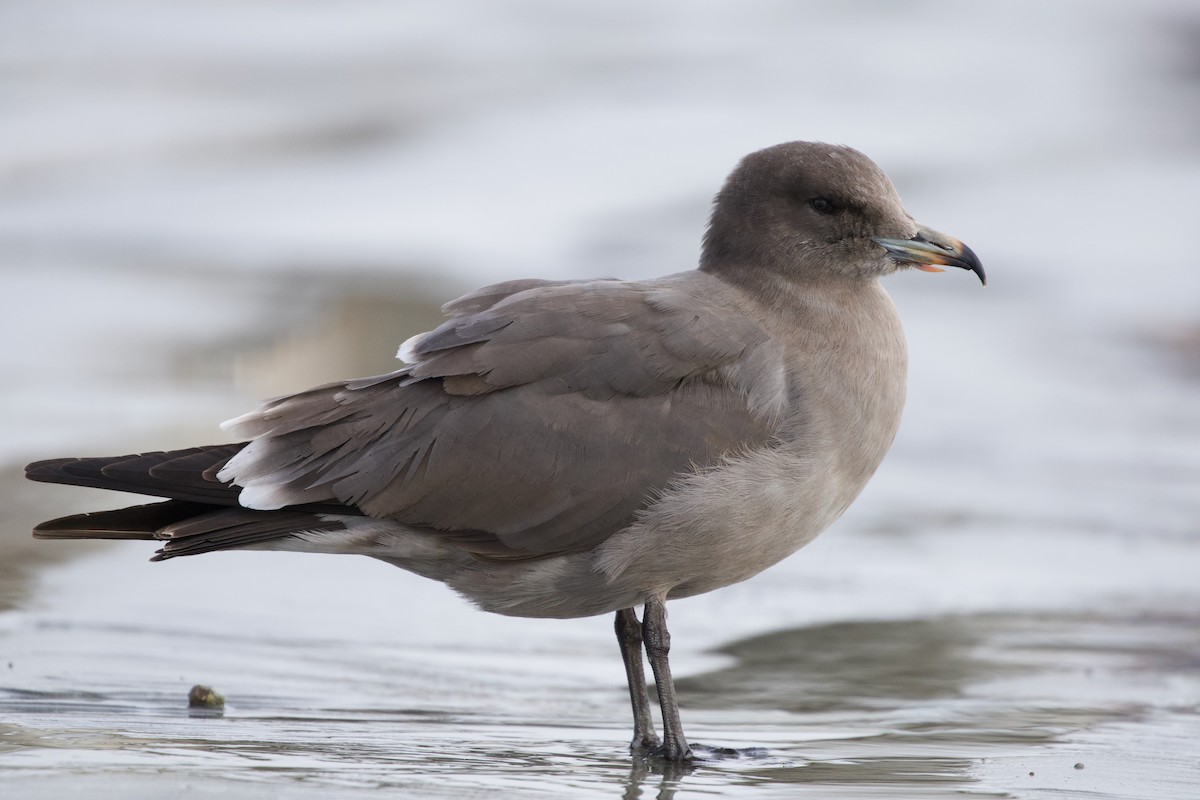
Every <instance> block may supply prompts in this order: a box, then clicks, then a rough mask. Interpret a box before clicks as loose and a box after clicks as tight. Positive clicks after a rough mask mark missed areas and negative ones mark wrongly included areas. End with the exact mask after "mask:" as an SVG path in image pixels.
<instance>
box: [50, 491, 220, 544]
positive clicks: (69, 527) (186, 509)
mask: <svg viewBox="0 0 1200 800" xmlns="http://www.w3.org/2000/svg"><path fill="white" fill-rule="evenodd" d="M212 509H213V506H211V505H205V504H203V503H189V502H185V501H182V500H167V501H165V502H162V503H149V504H147V505H144V506H130V507H129V508H120V509H117V510H116V511H94V512H92V513H89V514H72V515H71V516H69V517H59V518H58V519H52V520H50V521H48V522H43V523H42V524H40V525H38V526H37V527H36V528H34V529H33V535H34V537H35V538H37V539H156V538H158V537H157V536H156V535H155V533H156V532H157V531H158V530H160V529H161V528H165V527H167V526H168V525H173V524H175V523H177V522H182V521H183V520H186V519H189V518H191V517H194V516H197V515H198V514H203V513H205V512H206V511H211V510H212Z"/></svg>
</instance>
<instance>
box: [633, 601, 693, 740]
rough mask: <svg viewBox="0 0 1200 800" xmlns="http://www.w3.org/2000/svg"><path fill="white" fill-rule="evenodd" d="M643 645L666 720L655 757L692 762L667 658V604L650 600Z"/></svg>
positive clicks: (643, 621)
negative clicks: (661, 740)
mask: <svg viewBox="0 0 1200 800" xmlns="http://www.w3.org/2000/svg"><path fill="white" fill-rule="evenodd" d="M642 641H644V642H645V643H646V657H647V658H648V659H649V660H650V669H652V670H653V671H654V683H655V685H656V686H658V705H659V708H661V709H662V717H663V743H662V745H661V746H660V747H657V748H655V749H654V755H657V756H662V757H663V758H665V759H667V760H668V761H690V760H691V758H692V750H691V748H690V747H688V743H687V739H686V738H684V735H683V723H682V722H680V720H679V703H678V702H677V701H676V699H675V683H674V681H672V679H671V665H670V663H668V661H667V654H668V653H670V652H671V634H670V633H668V632H667V605H666V602H665V601H664V600H659V599H658V598H651V599H649V600H647V601H646V608H645V611H644V612H643V614H642Z"/></svg>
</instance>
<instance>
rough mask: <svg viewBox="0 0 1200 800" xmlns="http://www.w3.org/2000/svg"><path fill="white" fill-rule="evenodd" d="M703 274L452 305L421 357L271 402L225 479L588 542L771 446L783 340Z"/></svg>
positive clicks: (248, 499) (512, 289) (253, 493)
mask: <svg viewBox="0 0 1200 800" xmlns="http://www.w3.org/2000/svg"><path fill="white" fill-rule="evenodd" d="M731 291H732V290H729V289H728V288H727V287H725V286H724V284H721V283H720V282H719V281H718V280H717V279H715V278H711V277H709V276H707V275H704V274H703V273H688V274H685V275H682V276H676V277H673V278H667V279H662V280H658V281H654V282H647V283H628V282H620V281H587V282H561V283H551V282H545V281H524V282H512V283H508V284H500V285H497V286H492V287H487V288H485V289H481V290H479V291H478V292H475V293H473V294H471V295H468V296H466V297H464V298H461V299H460V300H457V301H455V302H454V303H452V304H450V305H449V306H447V311H448V312H450V313H451V314H452V315H453V317H452V318H451V319H450V320H449V321H447V322H446V323H445V324H443V325H442V326H440V327H439V328H437V329H436V330H434V331H431V332H429V333H427V334H423V335H422V336H420V337H416V338H415V339H414V340H411V341H410V342H408V343H406V346H405V348H404V349H403V350H402V354H403V355H404V356H405V357H406V359H407V360H409V361H411V362H412V363H411V365H410V366H409V367H407V368H405V369H402V370H399V371H397V372H394V373H391V374H389V375H383V376H379V377H375V378H369V379H364V380H358V381H350V382H345V383H336V384H330V385H327V386H322V387H318V388H315V389H311V390H309V391H306V392H301V393H299V394H296V395H291V396H288V397H283V398H279V399H276V400H272V401H269V402H267V403H265V404H264V405H263V406H261V407H260V408H258V409H257V410H255V411H253V412H251V413H250V414H247V415H245V416H243V417H240V418H238V419H236V420H232V421H231V422H230V423H227V425H226V426H227V427H228V429H230V430H232V431H233V432H234V433H235V434H238V435H240V436H243V437H245V438H249V439H251V440H252V441H251V442H250V443H249V444H248V445H246V447H245V448H244V449H243V450H241V451H240V452H239V453H238V454H237V455H235V456H233V458H231V459H230V460H229V462H228V464H227V465H225V467H224V469H223V470H222V471H221V472H220V474H219V477H220V478H221V479H222V480H232V481H233V482H234V483H236V484H237V485H239V486H241V487H243V490H242V493H241V503H242V504H243V505H245V506H247V507H250V508H256V509H277V508H284V507H287V506H294V505H299V504H305V503H323V502H337V503H342V504H346V505H350V506H355V507H357V508H359V509H361V510H362V511H363V512H365V513H366V514H369V515H371V516H376V517H386V518H390V519H393V520H396V521H399V522H403V523H405V524H408V525H412V526H415V527H422V528H429V529H435V530H438V531H441V532H442V533H443V534H444V535H445V536H447V537H449V538H451V539H452V540H454V541H455V542H456V543H458V544H460V546H462V547H464V548H466V549H468V550H471V551H472V552H477V553H479V554H481V555H489V556H493V557H531V556H539V555H547V554H552V553H562V552H570V551H574V550H581V549H587V548H590V547H593V546H595V545H596V544H597V543H599V542H600V541H603V539H604V538H606V537H607V536H608V535H610V534H611V533H612V532H613V531H615V530H617V529H619V528H620V527H622V526H624V525H625V524H627V523H628V522H629V521H631V520H632V519H633V517H634V515H635V514H636V513H637V512H638V510H639V509H641V508H643V507H645V505H646V504H647V503H649V502H650V501H651V500H652V499H653V498H654V497H655V495H656V494H657V493H659V492H661V491H662V490H663V489H664V488H666V487H667V486H668V484H669V483H670V482H671V481H672V480H673V479H674V478H675V477H677V476H679V475H681V474H687V473H689V472H691V471H693V470H695V469H702V468H704V467H706V466H710V465H713V464H716V463H718V462H719V461H720V459H721V458H722V457H723V456H725V455H727V454H730V453H734V452H737V451H738V450H740V449H742V448H747V447H753V446H756V445H762V444H764V443H766V442H768V441H769V440H770V439H771V437H772V435H773V433H774V431H775V426H776V420H777V419H778V418H779V416H780V414H781V412H782V410H783V405H784V403H785V402H786V400H785V398H786V396H787V391H786V389H787V387H786V385H785V379H784V370H783V365H782V361H781V355H780V352H779V348H778V346H777V345H776V344H775V343H774V342H773V341H772V340H771V338H770V337H769V336H768V335H767V333H766V332H765V331H763V330H762V329H761V328H759V327H758V326H757V325H756V324H754V323H753V322H751V321H750V320H749V319H748V318H747V317H746V316H745V315H744V314H743V313H742V312H741V310H740V309H739V308H738V307H737V305H736V299H735V298H734V297H732V296H731V295H730V294H729V293H730V292H731Z"/></svg>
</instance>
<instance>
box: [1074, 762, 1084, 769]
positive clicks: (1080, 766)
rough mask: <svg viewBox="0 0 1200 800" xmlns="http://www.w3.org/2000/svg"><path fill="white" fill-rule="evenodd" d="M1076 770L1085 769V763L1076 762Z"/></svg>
mask: <svg viewBox="0 0 1200 800" xmlns="http://www.w3.org/2000/svg"><path fill="white" fill-rule="evenodd" d="M1075 769H1083V762H1082V761H1076V762H1075Z"/></svg>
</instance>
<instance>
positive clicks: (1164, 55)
mask: <svg viewBox="0 0 1200 800" xmlns="http://www.w3.org/2000/svg"><path fill="white" fill-rule="evenodd" d="M800 138H803V139H817V140H825V141H834V142H841V143H845V144H850V145H852V146H854V147H857V148H859V149H861V150H863V151H864V152H866V153H867V154H869V155H870V156H871V157H872V158H874V159H875V160H876V161H877V162H878V163H879V164H880V165H881V166H882V167H883V168H884V169H885V170H886V171H887V172H888V173H889V174H890V175H891V177H892V178H893V180H894V181H895V183H896V184H897V186H898V187H899V189H900V192H901V194H902V195H903V197H904V198H905V200H906V204H907V206H908V208H909V210H910V211H911V212H912V213H913V214H914V215H915V216H916V217H917V218H918V219H920V220H921V221H923V222H924V223H925V224H928V225H930V226H932V227H935V228H938V229H941V230H944V231H946V232H948V233H951V234H953V235H955V236H958V237H960V238H962V239H963V240H965V241H967V242H968V243H969V244H971V246H972V247H974V249H975V250H976V251H977V252H978V253H979V254H980V255H981V257H982V258H983V261H984V263H985V265H986V267H987V270H988V274H989V278H990V285H989V286H988V287H987V289H986V290H981V289H980V288H979V287H978V286H977V285H975V283H974V282H973V279H972V278H971V277H970V276H966V275H962V274H957V273H956V274H953V275H951V274H946V275H942V276H931V275H924V274H918V273H905V274H903V275H899V276H895V277H894V278H892V279H890V280H889V281H888V284H887V285H888V289H889V291H891V292H892V294H893V296H894V297H895V298H896V300H897V303H898V305H899V306H900V309H901V313H902V315H903V316H904V318H905V322H906V326H907V330H908V334H909V343H910V350H911V354H912V370H911V378H910V398H909V406H908V409H907V412H906V417H905V422H904V426H903V428H902V430H901V433H900V436H899V438H898V440H897V442H896V444H895V447H894V448H893V451H892V453H891V455H890V456H889V458H888V460H887V461H886V462H885V464H884V466H883V468H882V469H881V470H880V472H879V474H878V475H877V476H876V478H875V479H874V482H873V483H872V485H871V486H869V487H868V489H867V491H866V492H865V494H864V495H863V497H862V498H861V499H860V501H859V502H858V503H857V504H856V505H855V506H854V507H853V508H852V509H851V511H850V512H849V513H847V515H846V516H845V517H844V518H843V519H842V520H841V521H840V522H839V523H838V524H837V525H836V526H835V527H834V528H833V529H832V530H831V531H830V532H828V533H827V534H826V535H825V536H823V537H822V538H820V539H819V540H818V541H817V542H816V543H814V544H813V545H811V546H810V547H809V548H807V549H806V550H805V551H803V552H802V553H800V554H798V555H797V556H795V557H793V558H791V559H789V560H788V561H786V562H785V563H783V564H781V565H779V566H778V567H776V568H774V569H772V570H770V571H768V572H766V573H764V574H763V575H760V576H759V577H757V578H755V579H753V580H751V581H749V582H747V583H745V584H741V585H738V586H735V587H731V588H729V589H726V590H724V591H721V592H718V593H715V594H711V595H706V596H703V597H699V598H693V599H690V600H686V601H681V602H676V603H673V604H672V609H671V611H672V631H673V632H674V634H675V637H674V643H675V646H674V649H673V660H674V664H675V666H676V670H677V675H678V676H679V688H680V697H681V704H682V707H683V713H684V721H685V725H686V726H687V730H688V732H689V735H690V736H691V737H692V738H693V739H695V740H697V741H700V742H703V743H707V744H712V745H727V746H733V747H764V748H766V753H765V755H762V756H759V757H755V758H743V759H735V760H729V761H721V762H717V763H712V764H704V765H701V766H699V767H697V768H696V769H694V770H679V769H670V768H663V767H662V766H661V765H654V764H647V763H644V762H641V761H639V760H636V759H631V758H630V756H629V754H628V753H627V752H626V750H625V743H626V741H627V738H628V729H629V722H628V709H627V699H626V697H625V691H624V686H623V675H622V672H621V666H620V660H619V658H618V656H617V650H616V645H615V642H613V641H611V639H612V636H611V631H610V621H609V620H608V619H607V618H597V619H590V620H577V621H570V622H556V621H531V620H510V619H500V618H496V617H490V616H487V615H483V614H479V613H477V612H475V611H473V610H472V609H470V608H469V607H467V605H466V604H465V603H463V602H462V601H461V600H459V599H457V598H456V597H454V596H452V595H451V593H450V592H448V591H447V590H445V589H444V588H443V587H440V586H438V585H434V584H430V583H427V582H424V581H422V580H421V579H419V578H416V577H414V576H411V575H408V574H406V573H403V572H401V571H399V570H396V569H394V568H391V567H388V566H385V565H383V564H377V563H373V562H370V561H368V560H366V559H361V560H355V559H337V558H333V557H324V558H314V557H309V556H303V555H295V556H290V555H284V554H259V553H247V554H238V553H235V554H221V555H216V556H211V557H206V558H203V559H195V560H193V559H184V560H180V561H173V562H170V563H168V564H163V565H149V564H147V563H145V559H146V558H147V557H148V556H149V555H150V550H151V548H150V547H148V546H146V545H145V543H132V544H121V545H111V546H90V547H84V546H76V545H70V544H61V543H50V542H41V543H34V542H32V540H30V539H29V538H28V535H29V528H30V527H31V526H32V525H33V524H34V523H36V522H37V521H39V520H41V519H44V518H47V517H50V516H58V515H61V514H66V513H72V512H75V511H80V510H85V509H94V508H100V507H103V506H105V505H106V504H107V505H108V506H115V505H119V504H121V501H122V499H123V498H120V497H116V498H114V497H110V496H104V495H102V494H101V493H96V492H90V491H87V490H72V489H67V488H53V487H45V486H39V485H32V484H26V483H25V482H23V481H21V480H20V478H19V467H20V465H22V464H23V463H24V462H26V461H28V460H33V459H36V458H45V457H52V456H59V455H83V454H101V453H115V452H133V451H138V450H145V449H158V448H161V447H170V446H183V445H187V444H196V443H208V442H214V441H222V437H221V434H220V432H219V431H218V430H217V429H216V427H215V425H216V423H217V422H219V421H220V420H223V419H226V418H229V417H231V416H234V415H236V414H238V413H240V412H242V411H244V410H246V409H247V408H249V407H250V406H251V405H252V404H253V403H254V402H255V401H256V400H257V399H258V398H260V397H263V396H267V395H272V394H278V393H282V392H286V391H293V390H298V389H301V388H304V387H306V386H309V385H312V384H313V383H317V382H322V381H327V380H332V379H337V378H345V377H351V376H356V375H363V374H370V373H376V372H383V371H387V370H390V369H392V368H393V366H394V363H395V362H394V361H393V360H392V356H393V353H394V352H395V347H396V345H397V344H398V343H399V342H400V341H401V340H402V339H404V338H405V337H406V336H408V335H410V334H412V333H415V332H418V331H420V330H424V329H427V328H428V327H430V326H431V325H432V324H434V323H435V322H436V320H437V306H438V305H439V304H440V303H441V302H444V301H446V300H448V299H450V298H452V297H454V296H456V294H457V293H459V292H461V291H464V290H467V289H470V288H473V287H475V286H477V285H481V284H483V283H485V282H489V281H494V280H499V279H505V278H511V277H553V278H569V277H590V276H598V275H608V276H615V277H621V278H637V277H648V276H652V275H657V274H665V273H668V272H674V271H679V270H682V269H687V268H690V267H691V266H693V265H694V263H695V260H696V256H697V252H698V243H699V238H700V234H701V232H702V229H703V225H704V222H705V218H706V213H707V209H708V204H709V201H710V198H711V196H712V194H713V193H714V192H715V190H716V188H717V187H718V186H719V184H720V182H721V180H722V179H723V177H724V175H725V174H726V173H727V172H728V171H729V170H730V169H731V168H732V166H733V165H734V163H735V162H736V160H737V159H738V158H739V157H740V156H741V155H743V154H745V153H746V152H749V151H751V150H754V149H757V148H759V147H762V146H766V145H770V144H774V143H776V142H780V141H787V140H791V139H800ZM1197 187H1200V5H1197V4H1196V3H1195V2H1194V0H1150V1H1149V2H1138V3H1131V2H1100V1H1099V0H1063V1H1062V2H1056V3H1043V2H1033V1H1032V0H1016V1H1014V2H1007V3H983V2H948V1H945V2H938V1H937V0H912V1H908V2H882V1H878V2H868V1H867V0H856V1H855V2H838V3H835V2H792V1H791V0H774V1H772V0H747V1H746V2H738V3H716V2H695V1H685V0H649V1H646V0H643V1H642V2H626V1H624V0H609V2H604V3H571V4H566V3H558V2H552V1H551V0H513V1H512V2H506V3H492V2H486V1H485V0H454V1H453V2H445V3H433V2H399V3H391V4H387V3H377V2H365V1H364V0H344V1H343V2H337V3H333V2H320V1H318V0H300V1H298V2H282V1H281V0H238V2H230V1H228V0H225V1H221V2H211V1H210V2H198V0H175V2H170V3H162V2H151V1H150V0H110V1H109V2H105V3H95V2H90V1H89V0H77V1H75V2H69V1H67V0H36V1H34V0H27V1H26V2H19V1H18V2H9V3H5V4H3V5H2V6H0V280H2V282H3V283H2V285H3V291H0V336H2V340H3V342H4V345H3V349H2V351H0V386H2V390H3V391H2V393H0V411H2V413H0V466H2V467H3V471H2V472H0V487H2V490H3V497H4V502H3V504H2V507H0V793H2V794H3V795H4V796H5V797H14V798H15V797H23V798H24V797H45V798H51V797H54V798H57V797H64V796H70V795H79V794H81V793H85V792H86V794H87V795H88V796H89V797H96V798H106V797H114V798H115V797H121V798H131V797H162V796H176V797H187V798H206V797H216V796H226V795H228V794H229V793H232V794H233V795H234V796H238V797H260V796H261V797H267V796H270V797H273V798H275V797H288V798H290V797H317V796H319V797H323V798H326V797H359V796H365V795H366V793H367V792H371V793H372V796H376V795H377V793H378V792H379V791H380V790H385V791H384V795H385V796H404V797H409V796H411V797H454V798H462V797H476V796H478V797H483V796H486V797H581V798H582V797H614V796H616V797H624V798H636V797H663V798H669V797H677V798H689V797H701V796H703V797H756V798H757V797H768V798H770V797H779V798H784V797H788V798H790V797H808V796H814V797H815V796H820V797H849V798H864V797H871V798H876V797H878V798H885V797H886V798H897V797H905V798H908V797H944V796H951V795H953V796H960V797H961V796H964V795H965V796H984V797H1017V798H1035V797H1037V798H1040V797H1064V798H1065V797H1071V798H1142V797H1145V798H1191V797H1195V796H1196V791H1197V788H1196V787H1197V786H1198V785H1200V770H1198V768H1197V765H1196V755H1197V751H1196V744H1195V743H1196V741H1197V738H1198V735H1200V628H1198V626H1197V622H1198V621H1200V605H1198V602H1197V601H1198V600H1200V579H1198V578H1197V576H1198V575H1200V401H1198V399H1197V398H1198V395H1200V392H1198V388H1200V386H1198V383H1197V381H1198V380H1200V255H1198V254H1197V244H1196V231H1197V223H1196V218H1197V211H1198V210H1200V209H1198V207H1197ZM193 683H208V684H212V685H214V686H216V687H217V688H218V689H220V690H221V691H223V692H224V693H225V694H226V695H227V696H228V698H229V708H228V710H227V712H226V714H225V716H224V717H223V718H219V719H213V718H192V717H189V716H188V715H187V712H186V709H185V707H184V705H185V698H186V693H187V689H188V687H189V686H191V685H192V684H193Z"/></svg>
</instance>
